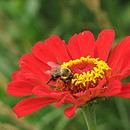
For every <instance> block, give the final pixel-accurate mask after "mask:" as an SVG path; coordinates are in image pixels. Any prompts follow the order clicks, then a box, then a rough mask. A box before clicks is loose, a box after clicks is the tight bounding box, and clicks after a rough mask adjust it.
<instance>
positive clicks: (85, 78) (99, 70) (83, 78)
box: [61, 56, 111, 87]
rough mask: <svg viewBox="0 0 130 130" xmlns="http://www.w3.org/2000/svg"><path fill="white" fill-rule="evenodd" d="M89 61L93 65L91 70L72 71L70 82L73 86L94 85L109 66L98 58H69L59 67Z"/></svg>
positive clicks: (68, 66) (102, 76) (67, 66)
mask: <svg viewBox="0 0 130 130" xmlns="http://www.w3.org/2000/svg"><path fill="white" fill-rule="evenodd" d="M83 62H85V63H90V64H93V65H95V66H94V67H93V68H92V69H91V70H89V71H87V72H82V73H74V74H73V78H72V80H71V83H72V84H73V85H75V86H83V87H87V86H89V85H90V84H91V86H92V85H94V84H96V83H97V81H99V80H101V79H103V78H104V76H105V74H106V72H107V71H108V70H110V69H111V68H110V67H109V66H108V65H107V63H106V62H105V61H103V60H101V59H99V58H92V57H90V56H87V57H81V58H79V59H75V60H70V61H68V62H64V63H63V64H62V65H61V68H62V67H63V68H65V67H66V68H70V67H71V66H73V65H77V64H80V63H83Z"/></svg>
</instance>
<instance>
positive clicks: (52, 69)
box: [8, 30, 130, 117]
mask: <svg viewBox="0 0 130 130" xmlns="http://www.w3.org/2000/svg"><path fill="white" fill-rule="evenodd" d="M113 40H114V31H113V30H103V31H102V32H101V33H100V34H99V36H98V38H97V40H96V41H95V40H94V36H93V34H92V33H91V32H89V31H85V32H82V33H79V34H75V35H74V36H72V37H71V38H70V40H69V43H68V45H66V44H65V42H64V41H63V40H61V39H60V38H59V37H58V36H56V35H53V36H51V37H50V38H48V39H47V40H45V41H44V42H43V41H41V42H38V43H37V44H36V45H35V46H34V47H33V48H32V52H31V53H29V54H25V55H23V56H22V58H21V59H20V61H19V65H20V70H18V71H17V72H15V73H14V74H13V76H12V77H13V78H12V81H11V83H9V85H8V92H9V93H10V94H11V95H13V96H21V97H22V96H31V95H34V96H35V97H34V96H33V97H32V98H31V97H30V98H28V99H24V100H22V101H21V102H19V103H18V104H17V105H16V106H15V107H14V109H13V110H14V112H15V113H16V114H17V115H18V117H21V116H25V115H28V114H30V113H32V112H34V111H36V110H38V109H40V108H42V107H43V106H46V105H48V104H50V103H55V106H56V107H60V106H61V105H62V104H72V106H70V107H68V108H66V109H65V110H64V113H65V115H66V116H67V117H72V116H73V115H74V114H75V111H76V109H77V108H78V107H80V106H82V105H84V104H86V103H87V102H89V101H91V100H93V99H96V98H97V97H98V98H99V97H109V96H120V97H123V98H129V97H130V83H126V84H123V83H122V82H121V80H122V79H123V78H125V77H127V76H128V75H129V74H130V60H129V57H130V36H128V37H126V38H125V39H124V40H122V41H121V42H120V43H119V44H118V45H117V46H116V47H114V48H113V49H112V50H111V51H110V49H111V45H112V43H113Z"/></svg>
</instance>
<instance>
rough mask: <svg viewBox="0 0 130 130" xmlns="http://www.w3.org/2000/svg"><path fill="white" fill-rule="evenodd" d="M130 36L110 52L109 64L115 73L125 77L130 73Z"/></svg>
mask: <svg viewBox="0 0 130 130" xmlns="http://www.w3.org/2000/svg"><path fill="white" fill-rule="evenodd" d="M129 57H130V36H128V37H126V38H125V39H124V40H123V41H121V43H119V44H118V45H117V46H116V47H114V49H113V50H112V53H111V54H110V57H109V59H108V64H109V66H110V67H111V68H112V72H113V75H114V76H116V75H122V76H121V77H122V78H123V77H124V78H125V77H126V76H128V75H130V60H129Z"/></svg>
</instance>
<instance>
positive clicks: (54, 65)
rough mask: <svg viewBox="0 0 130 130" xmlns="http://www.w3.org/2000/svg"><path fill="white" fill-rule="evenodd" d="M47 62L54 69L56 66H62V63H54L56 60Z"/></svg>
mask: <svg viewBox="0 0 130 130" xmlns="http://www.w3.org/2000/svg"><path fill="white" fill-rule="evenodd" d="M47 64H48V65H49V66H50V67H51V68H52V69H54V68H60V65H58V64H56V63H54V62H51V61H50V62H47Z"/></svg>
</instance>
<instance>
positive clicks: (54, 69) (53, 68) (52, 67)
mask: <svg viewBox="0 0 130 130" xmlns="http://www.w3.org/2000/svg"><path fill="white" fill-rule="evenodd" d="M47 64H48V65H49V66H50V67H51V69H50V70H47V71H46V72H45V74H47V75H52V73H55V72H56V71H59V70H60V65H58V64H56V63H54V62H51V61H50V62H48V63H47ZM59 72H60V71H59ZM57 73H58V72H57Z"/></svg>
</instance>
